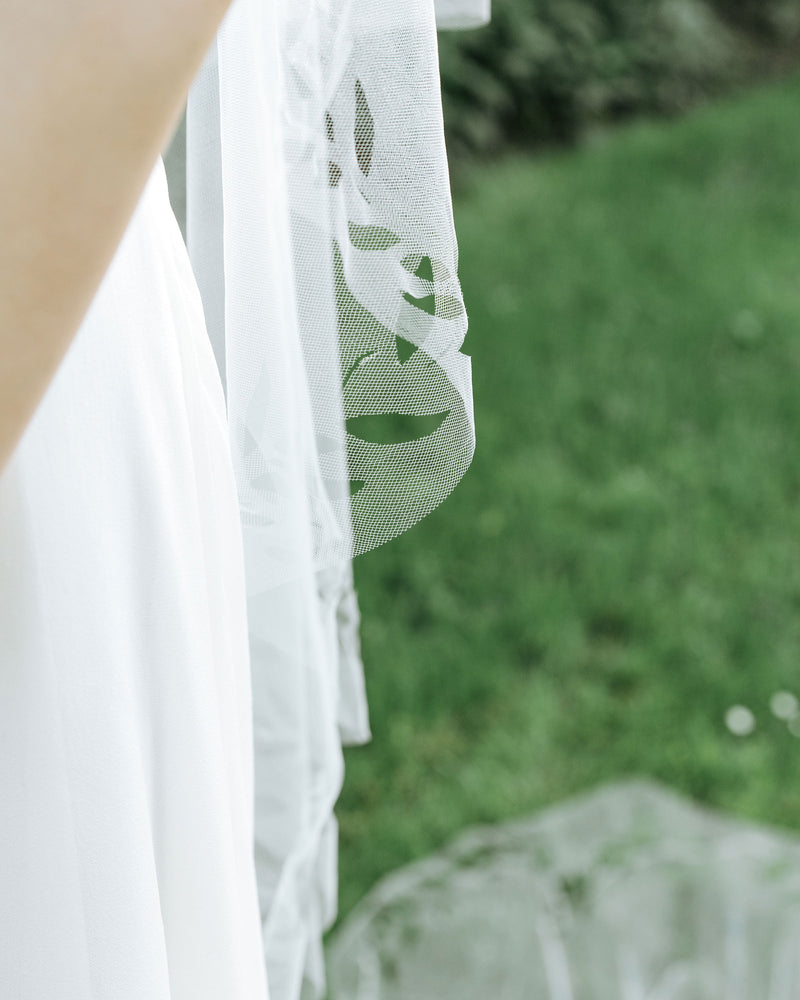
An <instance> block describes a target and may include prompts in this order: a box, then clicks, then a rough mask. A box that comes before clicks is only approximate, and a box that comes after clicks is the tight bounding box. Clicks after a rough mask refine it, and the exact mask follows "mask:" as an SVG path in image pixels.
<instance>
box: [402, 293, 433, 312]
mask: <svg viewBox="0 0 800 1000" xmlns="http://www.w3.org/2000/svg"><path fill="white" fill-rule="evenodd" d="M403 298H404V299H405V300H406V302H409V303H410V304H411V305H412V306H416V307H417V309H421V310H422V311H423V312H426V313H428V315H430V316H435V315H436V296H435V295H426V296H425V297H424V298H422V299H415V298H414V296H413V295H412V294H411V292H403Z"/></svg>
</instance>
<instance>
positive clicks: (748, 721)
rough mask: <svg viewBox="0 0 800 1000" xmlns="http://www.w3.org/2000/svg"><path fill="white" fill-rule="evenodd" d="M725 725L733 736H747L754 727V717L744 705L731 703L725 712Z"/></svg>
mask: <svg viewBox="0 0 800 1000" xmlns="http://www.w3.org/2000/svg"><path fill="white" fill-rule="evenodd" d="M725 725H726V726H727V727H728V729H729V730H730V731H731V732H732V733H733V735H734V736H749V735H750V734H751V733H752V732H753V730H754V729H755V728H756V717H755V716H754V715H753V713H752V712H751V711H750V709H749V708H747V706H746V705H731V707H730V708H729V709H728V711H727V712H726V713H725Z"/></svg>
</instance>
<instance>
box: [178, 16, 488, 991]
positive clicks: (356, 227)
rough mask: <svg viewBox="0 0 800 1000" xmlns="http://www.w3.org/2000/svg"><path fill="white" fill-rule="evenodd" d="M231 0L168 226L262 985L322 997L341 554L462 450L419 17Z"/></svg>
mask: <svg viewBox="0 0 800 1000" xmlns="http://www.w3.org/2000/svg"><path fill="white" fill-rule="evenodd" d="M437 13H438V15H439V19H440V23H441V25H443V26H467V25H476V24H479V23H481V22H483V21H485V20H486V18H487V17H488V0H443V2H442V5H441V7H440V8H438V9H435V8H434V4H433V0H404V2H402V3H400V2H396V0H236V2H235V3H234V5H233V7H232V8H231V9H230V11H229V14H228V16H227V18H226V20H225V22H224V24H223V26H222V28H221V30H220V32H219V34H218V36H217V39H216V42H215V44H214V45H213V46H212V49H211V51H210V52H209V54H208V57H207V59H206V61H205V64H204V66H203V68H202V71H201V73H200V74H199V76H198V78H197V80H196V81H195V83H194V86H193V88H192V92H191V94H190V100H189V108H188V114H187V242H188V246H189V252H190V256H191V259H192V264H193V268H194V272H195V275H196V277H197V280H198V284H199V286H200V290H201V293H202V296H203V302H204V307H205V313H206V321H207V325H208V329H209V335H210V337H211V341H212V344H213V346H214V350H215V354H216V357H217V361H218V364H219V367H220V371H221V373H222V376H223V385H224V387H225V390H226V398H227V407H228V425H229V434H230V441H231V453H232V456H233V462H234V469H235V472H236V479H237V487H238V492H239V504H240V512H241V521H242V531H243V537H244V547H245V561H246V571H247V594H248V620H249V627H250V650H251V662H252V673H253V690H254V721H255V730H254V734H255V769H256V815H255V820H256V829H255V853H256V863H257V868H258V878H259V894H260V901H261V910H262V920H263V931H264V948H265V956H266V961H267V967H268V973H269V979H270V987H271V991H272V997H273V1000H297V998H298V997H300V996H301V993H303V992H304V991H305V994H306V995H311V996H320V995H322V992H323V990H324V966H323V961H322V943H321V942H322V933H323V931H324V930H325V929H326V928H327V927H328V926H330V924H331V922H332V921H333V919H334V917H335V913H336V820H335V817H334V815H333V807H334V804H335V801H336V798H337V796H338V794H339V791H340V788H341V782H342V777H343V758H342V749H341V748H342V744H343V743H361V742H366V741H367V740H368V739H369V736H370V733H369V722H368V713H367V707H366V699H365V696H364V683H363V674H362V667H361V660H360V655H359V649H358V635H357V626H358V609H357V604H356V601H355V594H354V592H353V587H352V572H351V568H350V560H351V558H352V556H353V555H355V554H357V553H360V552H364V551H367V550H369V549H371V548H374V547H375V546H376V545H379V544H380V543H382V542H384V541H386V540H388V539H389V538H392V537H393V536H395V535H397V534H398V533H400V532H401V531H403V530H405V529H406V528H408V527H409V526H411V525H412V524H414V523H415V522H416V521H418V520H419V519H420V518H421V517H423V516H425V515H426V514H427V513H429V512H430V511H431V510H432V509H433V508H434V507H435V506H436V505H437V504H438V503H439V502H440V501H441V500H442V499H444V497H446V496H447V495H448V493H449V492H450V491H451V490H452V489H453V487H454V486H455V485H456V483H457V482H458V481H459V479H460V478H461V476H462V475H463V474H464V472H465V470H466V469H467V467H468V465H469V462H470V460H471V456H472V452H473V447H474V426H473V415H472V394H471V375H470V362H469V358H468V357H467V356H466V355H465V354H463V353H462V352H461V347H462V343H463V340H464V336H465V333H466V329H467V316H466V312H465V309H464V302H463V298H462V294H461V289H460V286H459V282H458V277H457V264H458V254H457V246H456V239H455V233H454V227H453V217H452V207H451V200H450V188H449V178H448V168H447V159H446V152H445V145H444V133H443V125H442V111H441V97H440V87H439V70H438V55H437V40H436V14H437Z"/></svg>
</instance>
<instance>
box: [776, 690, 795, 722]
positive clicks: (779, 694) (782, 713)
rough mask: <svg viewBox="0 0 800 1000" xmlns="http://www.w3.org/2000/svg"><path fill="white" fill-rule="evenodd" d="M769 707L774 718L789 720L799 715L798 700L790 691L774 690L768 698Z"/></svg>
mask: <svg viewBox="0 0 800 1000" xmlns="http://www.w3.org/2000/svg"><path fill="white" fill-rule="evenodd" d="M769 707H770V710H771V711H772V714H773V715H774V716H775V718H776V719H781V720H782V721H783V722H789V721H790V720H791V719H794V718H795V716H796V715H800V701H798V700H797V697H796V695H793V694H792V692H791V691H776V692H775V694H774V695H773V696H772V697H771V698H770V700H769Z"/></svg>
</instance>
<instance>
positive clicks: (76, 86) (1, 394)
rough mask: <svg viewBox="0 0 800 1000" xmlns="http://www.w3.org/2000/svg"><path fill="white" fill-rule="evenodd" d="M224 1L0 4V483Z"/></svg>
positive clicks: (23, 0)
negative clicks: (0, 476) (5, 467)
mask: <svg viewBox="0 0 800 1000" xmlns="http://www.w3.org/2000/svg"><path fill="white" fill-rule="evenodd" d="M229 3H230V0H0V472H1V471H2V469H3V467H4V466H5V464H6V463H7V461H8V458H9V457H10V455H11V454H12V452H13V450H14V448H15V447H16V445H17V443H18V441H19V438H20V437H21V435H22V433H23V432H24V429H25V427H26V426H27V424H28V422H29V420H30V418H31V417H32V416H33V413H34V412H35V410H36V407H37V406H38V404H39V402H40V401H41V398H42V396H43V395H44V393H45V390H46V389H47V386H48V385H49V384H50V381H51V379H52V377H53V375H54V374H55V372H56V371H57V369H58V366H59V364H60V363H61V360H62V359H63V357H64V354H65V353H66V351H67V348H68V347H69V344H70V343H71V341H72V339H73V337H74V335H75V333H76V332H77V330H78V328H79V327H80V324H81V322H82V321H83V318H84V316H85V314H86V312H87V310H88V308H89V306H90V304H91V301H92V298H93V297H94V295H95V293H96V291H97V289H98V287H99V285H100V282H101V280H102V278H103V275H104V273H105V271H106V269H107V268H108V265H109V264H110V262H111V259H112V257H113V255H114V252H115V250H116V248H117V246H118V244H119V241H120V239H121V238H122V235H123V233H124V231H125V227H126V225H127V223H128V221H129V220H130V217H131V215H132V213H133V210H134V208H135V207H136V204H137V202H138V199H139V197H140V196H141V193H142V191H143V190H144V186H145V184H146V182H147V179H148V177H149V174H150V171H151V170H152V168H153V165H154V163H155V161H156V158H157V156H158V154H159V152H160V151H161V149H162V148H163V146H164V144H165V143H166V141H167V140H168V138H169V135H170V131H171V129H172V128H174V126H175V125H176V124H177V118H178V115H179V113H180V109H181V106H182V104H183V101H184V99H185V97H186V93H187V92H188V89H189V86H190V84H191V81H192V79H193V78H194V75H195V73H196V72H197V70H198V69H199V67H200V64H201V62H202V59H203V55H204V53H205V51H206V50H207V48H208V46H209V45H210V44H211V41H212V40H213V37H214V34H215V32H216V30H217V28H218V27H219V24H220V22H221V20H222V18H223V16H224V14H225V11H226V9H227V8H228V6H229Z"/></svg>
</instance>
